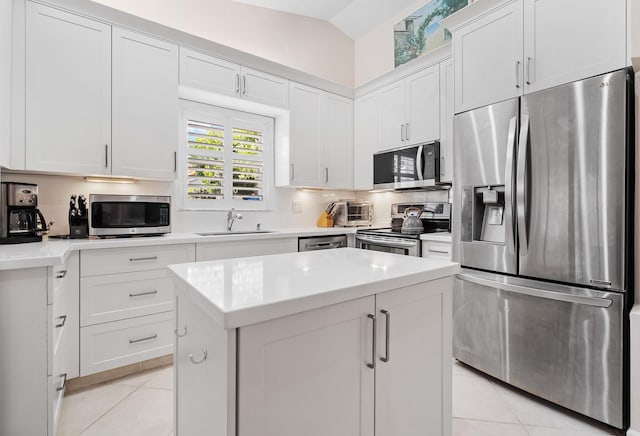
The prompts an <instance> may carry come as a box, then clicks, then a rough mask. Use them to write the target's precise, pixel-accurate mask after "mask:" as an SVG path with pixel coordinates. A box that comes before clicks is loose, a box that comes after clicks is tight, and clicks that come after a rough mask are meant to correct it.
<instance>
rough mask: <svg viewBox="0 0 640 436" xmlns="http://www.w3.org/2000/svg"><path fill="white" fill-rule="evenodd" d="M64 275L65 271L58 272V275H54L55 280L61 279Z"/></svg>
mask: <svg viewBox="0 0 640 436" xmlns="http://www.w3.org/2000/svg"><path fill="white" fill-rule="evenodd" d="M66 275H67V270H66V269H65V270H62V271H59V272H58V274H57V275H56V278H57V279H63V278H64V276H66Z"/></svg>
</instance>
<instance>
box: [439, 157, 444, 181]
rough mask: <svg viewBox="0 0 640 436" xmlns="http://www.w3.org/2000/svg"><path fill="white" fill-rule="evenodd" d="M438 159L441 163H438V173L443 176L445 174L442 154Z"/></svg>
mask: <svg viewBox="0 0 640 436" xmlns="http://www.w3.org/2000/svg"><path fill="white" fill-rule="evenodd" d="M440 160H441V163H440V175H441V176H442V177H444V176H445V174H444V156H442V157H441V158H440Z"/></svg>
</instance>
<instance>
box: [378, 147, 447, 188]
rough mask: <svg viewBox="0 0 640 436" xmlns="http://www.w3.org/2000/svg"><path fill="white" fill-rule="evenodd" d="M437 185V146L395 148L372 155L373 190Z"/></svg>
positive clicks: (438, 170)
mask: <svg viewBox="0 0 640 436" xmlns="http://www.w3.org/2000/svg"><path fill="white" fill-rule="evenodd" d="M439 182H440V142H438V141H433V142H427V143H424V144H417V145H412V146H408V147H401V148H395V149H393V150H387V151H382V152H380V153H376V154H374V155H373V188H374V189H416V188H427V187H433V186H436V184H438V183H439Z"/></svg>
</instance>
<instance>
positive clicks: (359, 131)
mask: <svg viewBox="0 0 640 436" xmlns="http://www.w3.org/2000/svg"><path fill="white" fill-rule="evenodd" d="M378 99H379V97H378V93H377V92H372V93H371V94H367V95H365V96H363V97H360V98H357V99H356V101H355V104H354V144H353V187H354V189H356V190H369V189H372V188H373V154H374V153H376V152H378V147H379V145H378V110H379V107H378Z"/></svg>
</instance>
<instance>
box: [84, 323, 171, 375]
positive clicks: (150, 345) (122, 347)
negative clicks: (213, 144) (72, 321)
mask: <svg viewBox="0 0 640 436" xmlns="http://www.w3.org/2000/svg"><path fill="white" fill-rule="evenodd" d="M173 324H174V321H173V311H171V312H164V313H159V314H156V315H147V316H142V317H138V318H132V319H126V320H123V321H114V322H108V323H104V324H97V325H92V326H88V327H82V328H81V329H80V375H81V376H85V375H89V374H93V373H96V372H100V371H105V370H107V369H112V368H117V367H119V366H124V365H128V364H130V363H136V362H140V361H143V360H147V359H152V358H154V357H160V356H164V355H165V354H171V353H172V352H173V339H174V334H173Z"/></svg>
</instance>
